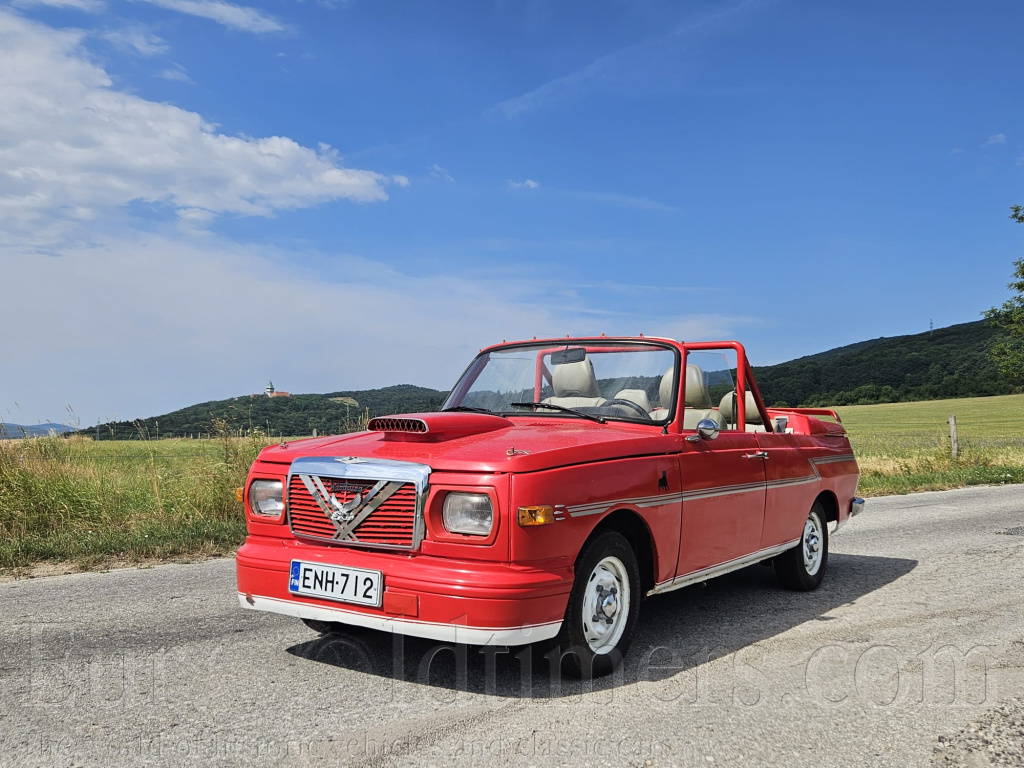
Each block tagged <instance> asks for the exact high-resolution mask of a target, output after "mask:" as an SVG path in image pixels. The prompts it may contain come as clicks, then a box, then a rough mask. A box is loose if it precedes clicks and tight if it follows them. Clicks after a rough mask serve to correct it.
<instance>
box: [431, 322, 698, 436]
mask: <svg viewBox="0 0 1024 768" xmlns="http://www.w3.org/2000/svg"><path fill="white" fill-rule="evenodd" d="M566 347H583V348H585V349H586V350H587V354H590V353H591V352H592V351H593V353H594V354H614V353H613V352H605V351H601V349H600V348H608V347H617V348H618V349H617V350H616V351H618V352H622V351H623V349H622V348H630V347H633V348H641V347H653V348H657V349H664V350H668V351H669V352H671V353H672V358H673V362H672V366H673V370H674V371H675V380H674V381H673V383H672V402H671V405H670V406H669V415H668V418H667V419H666V420H665V421H653V420H651V419H642V418H640V417H631V416H626V415H624V414H607V413H602V414H600V415H601V416H602V417H603V418H604V419H605V420H607V421H609V422H611V421H616V422H624V423H628V424H645V425H650V426H652V427H657V428H659V429H665V428H667V427H668V425H669V424H671V423H672V422H674V421H675V418H676V408H677V406H678V404H679V387H680V385H681V382H680V375H679V372H680V371H681V370H682V361H683V353H682V351H681V350H680V348H679V347H678V346H676V343H675V342H674V341H672V340H668V339H646V338H645V339H634V338H614V337H604V336H602V337H584V338H567V339H538V340H531V341H520V342H514V343H511V344H498V345H495V346H492V347H487V348H486V349H482V350H480V352H478V353H477V355H476V357H474V358H473V360H472V361H471V362H470V364H469V365H468V366H466V369H465V370H464V371H463V372H462V375H461V376H459V378H458V380H457V381H456V382H455V386H453V387H452V389H451V392H450V393H449V395H448V397H446V398H445V400H444V402H443V403H442V404H441V408H440V410H441V411H446V410H449V409H451V408H454V407H457V405H462V404H463V403H462V401H463V400H464V399H465V397H466V394H467V392H468V391H469V389H470V388H471V387H472V386H473V384H474V383H476V380H477V378H478V377H479V376H480V374H481V373H482V372H483V369H484V368H485V367H486V365H487V362H488V359H489V358H488V356H489V355H490V354H491V353H492V352H502V351H505V350H515V349H524V348H528V349H534V350H536V353H537V358H538V363H539V361H540V359H541V358H542V357H543V356H544V355H547V354H550V353H551V352H556V351H558V350H560V349H565V348H566ZM592 347H594V348H598V349H593V350H592ZM638 351H639V350H638ZM536 376H537V378H538V379H542V378H543V377H544V370H542V368H541V366H540V365H538V366H537V370H536ZM538 383H539V382H538ZM491 413H493V414H494V415H495V416H503V417H506V418H507V417H509V416H519V417H523V416H529V417H540V418H557V419H573V420H580V418H581V417H580V416H577V415H573V414H572V413H566V412H559V411H554V410H547V409H545V408H541V407H538V408H537V409H536V410H534V411H529V410H526V409H525V408H514V409H512V410H507V411H506V410H502V411H491Z"/></svg>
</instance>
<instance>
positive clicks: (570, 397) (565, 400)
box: [543, 357, 607, 408]
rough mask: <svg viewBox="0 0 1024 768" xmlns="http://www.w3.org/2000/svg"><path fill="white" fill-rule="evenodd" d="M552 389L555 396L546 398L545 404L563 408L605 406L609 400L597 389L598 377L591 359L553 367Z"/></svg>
mask: <svg viewBox="0 0 1024 768" xmlns="http://www.w3.org/2000/svg"><path fill="white" fill-rule="evenodd" d="M551 389H552V390H554V392H555V396H554V397H548V398H545V399H544V401H543V402H545V403H550V404H551V405H560V406H562V407H563V408H580V407H586V406H595V405H604V404H605V403H606V402H607V400H605V398H603V397H601V390H600V389H598V387H597V376H596V375H595V374H594V364H593V363H592V362H590V358H589V357H588V358H584V359H583V360H580V361H579V362H578V363H562V364H561V365H555V366H552V371H551Z"/></svg>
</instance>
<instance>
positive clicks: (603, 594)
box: [582, 557, 629, 654]
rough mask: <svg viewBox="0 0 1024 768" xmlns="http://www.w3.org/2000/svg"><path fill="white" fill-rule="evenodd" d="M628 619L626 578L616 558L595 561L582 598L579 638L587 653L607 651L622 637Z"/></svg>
mask: <svg viewBox="0 0 1024 768" xmlns="http://www.w3.org/2000/svg"><path fill="white" fill-rule="evenodd" d="M628 617H629V578H628V577H627V575H626V567H625V566H624V565H623V564H622V561H621V560H619V558H617V557H606V558H604V560H602V561H601V562H599V563H598V564H597V565H596V566H595V567H594V570H593V572H592V573H591V574H590V578H589V579H587V587H586V591H585V592H584V595H583V617H582V618H583V636H584V637H585V638H586V640H587V645H588V646H590V650H591V651H593V652H594V653H597V654H602V653H608V652H610V651H611V650H612V649H613V648H614V647H615V646H616V645H617V644H618V642H619V640H620V639H621V638H622V633H623V631H625V629H626V620H627V619H628Z"/></svg>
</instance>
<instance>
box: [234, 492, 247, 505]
mask: <svg viewBox="0 0 1024 768" xmlns="http://www.w3.org/2000/svg"><path fill="white" fill-rule="evenodd" d="M235 501H237V502H238V503H239V504H241V503H242V502H243V501H245V488H235Z"/></svg>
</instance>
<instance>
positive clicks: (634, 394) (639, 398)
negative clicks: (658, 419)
mask: <svg viewBox="0 0 1024 768" xmlns="http://www.w3.org/2000/svg"><path fill="white" fill-rule="evenodd" d="M615 399H616V400H629V402H631V403H636V404H637V405H639V406H640V407H641V408H643V409H644V410H645V411H647V412H648V413H650V412H651V401H650V400H649V399H648V397H647V393H646V392H644V391H643V390H642V389H623V390H622V391H620V392H619V393H618V394H617V395H616V396H615ZM627 407H628V406H627Z"/></svg>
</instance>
